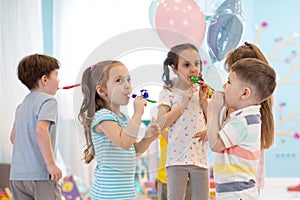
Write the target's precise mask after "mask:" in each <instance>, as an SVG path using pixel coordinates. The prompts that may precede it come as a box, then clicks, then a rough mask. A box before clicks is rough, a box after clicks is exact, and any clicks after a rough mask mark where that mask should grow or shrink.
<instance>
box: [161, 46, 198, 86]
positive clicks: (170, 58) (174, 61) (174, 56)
mask: <svg viewBox="0 0 300 200" xmlns="http://www.w3.org/2000/svg"><path fill="white" fill-rule="evenodd" d="M188 49H192V50H195V51H197V52H198V49H197V47H196V46H195V45H193V44H190V43H185V44H179V45H176V46H174V47H172V48H171V49H170V51H169V52H168V55H167V58H166V59H165V61H164V73H163V76H162V80H163V81H164V82H165V84H166V85H167V86H170V87H172V86H173V83H172V81H171V80H170V74H169V68H168V66H171V65H174V66H175V68H174V69H175V70H177V69H178V60H179V53H180V52H182V51H184V50H188ZM201 71H202V62H201V59H200V72H199V75H198V78H199V79H200V80H203V78H202V74H201Z"/></svg>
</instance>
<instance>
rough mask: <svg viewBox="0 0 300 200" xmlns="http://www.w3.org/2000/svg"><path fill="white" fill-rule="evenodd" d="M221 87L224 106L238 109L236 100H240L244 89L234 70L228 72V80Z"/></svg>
mask: <svg viewBox="0 0 300 200" xmlns="http://www.w3.org/2000/svg"><path fill="white" fill-rule="evenodd" d="M223 87H224V92H225V103H226V106H228V107H229V108H233V109H234V110H237V109H239V108H238V102H240V100H241V96H242V95H243V92H244V90H243V87H242V85H241V82H240V80H239V79H238V77H237V75H236V73H235V72H230V73H229V75H228V81H227V82H226V83H225V84H224V86H223Z"/></svg>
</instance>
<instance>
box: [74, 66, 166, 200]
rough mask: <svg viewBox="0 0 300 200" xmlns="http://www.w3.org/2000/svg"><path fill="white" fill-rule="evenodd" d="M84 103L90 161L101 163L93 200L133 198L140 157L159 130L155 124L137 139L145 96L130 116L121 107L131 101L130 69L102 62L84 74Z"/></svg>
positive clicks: (82, 113)
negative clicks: (141, 137) (137, 160)
mask: <svg viewBox="0 0 300 200" xmlns="http://www.w3.org/2000/svg"><path fill="white" fill-rule="evenodd" d="M81 87H82V93H83V97H84V99H83V102H82V105H81V108H80V113H79V119H80V121H81V123H82V125H83V127H84V132H85V136H86V142H87V147H86V149H85V151H84V159H85V162H86V163H90V162H91V161H92V160H93V159H94V158H95V159H96V161H97V166H96V168H95V171H94V176H95V181H94V182H93V184H92V188H91V191H90V194H91V197H92V199H93V200H99V199H102V200H103V199H122V200H124V199H134V198H135V196H136V193H135V183H134V176H135V169H136V158H137V156H138V155H139V154H142V153H144V152H145V151H146V149H147V148H148V147H149V145H150V144H151V142H153V141H154V140H155V139H156V138H157V136H158V134H159V133H160V128H159V126H158V125H157V124H155V123H152V124H150V126H149V128H148V130H147V131H146V134H145V137H144V138H143V139H142V140H140V141H139V142H136V139H137V136H138V132H139V129H140V124H141V119H142V115H143V113H144V107H145V106H146V105H147V102H146V99H144V98H143V97H136V98H135V100H134V106H133V107H134V114H133V116H132V118H131V119H130V118H129V117H128V116H127V115H125V114H124V113H122V112H121V110H120V107H121V106H125V105H127V104H128V103H129V99H130V96H131V92H132V88H131V83H130V75H129V73H128V69H127V68H126V67H125V66H124V64H123V63H121V62H119V61H103V62H99V63H97V64H96V65H93V66H91V67H89V68H87V69H86V70H85V71H84V73H83V76H82V82H81Z"/></svg>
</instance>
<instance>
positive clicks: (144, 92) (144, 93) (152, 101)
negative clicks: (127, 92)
mask: <svg viewBox="0 0 300 200" xmlns="http://www.w3.org/2000/svg"><path fill="white" fill-rule="evenodd" d="M140 92H141V96H142V97H143V98H144V99H146V101H148V102H150V103H157V101H154V100H151V99H148V97H149V93H148V90H145V89H142V90H140ZM137 96H138V95H136V94H132V95H131V97H132V98H135V97H137Z"/></svg>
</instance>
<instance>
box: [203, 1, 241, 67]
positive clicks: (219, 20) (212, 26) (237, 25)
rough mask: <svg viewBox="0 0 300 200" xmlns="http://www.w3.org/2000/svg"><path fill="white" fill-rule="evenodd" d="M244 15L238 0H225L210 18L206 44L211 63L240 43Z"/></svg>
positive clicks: (221, 57) (219, 59) (221, 58)
mask: <svg viewBox="0 0 300 200" xmlns="http://www.w3.org/2000/svg"><path fill="white" fill-rule="evenodd" d="M244 24H245V23H244V15H243V11H242V5H241V1H240V0H226V1H224V2H223V3H222V4H221V5H220V6H219V7H218V8H217V10H216V11H215V13H214V14H213V15H212V16H211V18H210V23H209V27H208V33H207V34H208V35H207V43H208V47H209V54H210V56H211V59H212V62H215V61H216V60H218V61H221V60H223V59H224V58H225V56H226V54H227V53H228V52H229V51H231V50H233V49H235V48H236V47H237V45H238V44H239V43H240V42H241V39H242V36H243V33H244Z"/></svg>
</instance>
